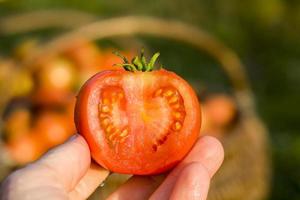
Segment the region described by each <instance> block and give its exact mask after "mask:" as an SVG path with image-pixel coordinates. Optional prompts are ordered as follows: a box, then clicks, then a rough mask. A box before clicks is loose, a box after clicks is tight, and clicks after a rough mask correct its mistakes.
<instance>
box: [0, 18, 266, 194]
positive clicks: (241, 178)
mask: <svg viewBox="0 0 300 200" xmlns="http://www.w3.org/2000/svg"><path fill="white" fill-rule="evenodd" d="M93 19H94V18H93ZM0 25H1V23H0ZM166 27H168V28H166ZM31 28H32V27H31ZM29 29H30V28H29ZM8 30H9V29H8ZM26 30H28V28H27V29H26ZM18 31H20V30H18ZM8 32H9V31H8ZM136 34H142V35H150V36H156V37H161V38H167V39H174V40H177V41H181V42H185V43H188V44H190V45H193V46H195V47H196V48H198V49H199V50H201V51H205V52H207V53H208V54H209V55H211V56H212V57H213V58H215V59H216V60H217V61H218V62H219V63H220V64H221V65H220V66H221V67H222V68H223V69H224V71H225V72H226V74H227V75H228V77H229V79H230V81H231V83H232V88H233V91H234V96H235V99H236V102H237V104H238V107H239V110H240V112H241V119H240V120H239V122H238V124H237V125H236V126H235V127H234V129H233V130H232V132H231V133H230V134H227V135H226V137H224V138H223V139H222V143H223V145H224V148H225V161H224V164H223V165H222V167H221V169H220V170H219V171H218V173H217V174H216V175H215V176H214V178H213V180H212V183H211V189H210V192H209V199H210V200H235V199H237V200H238V199H244V200H260V199H265V198H266V196H267V194H268V191H269V182H270V161H269V150H268V148H269V142H268V134H267V131H266V129H265V127H264V125H263V123H262V122H261V121H260V119H259V118H258V116H257V114H256V112H255V106H254V99H253V95H252V91H251V89H250V87H249V84H248V81H247V78H246V74H245V71H244V67H243V65H242V64H241V62H240V60H239V58H238V57H237V56H236V54H235V53H234V52H232V51H231V50H230V49H228V48H227V47H225V46H224V45H223V44H222V43H220V42H219V41H218V40H216V39H215V38H214V37H212V36H211V35H209V34H208V33H206V32H204V31H203V30H201V29H199V28H198V27H193V26H190V25H187V24H184V23H181V22H177V21H169V20H162V19H157V18H150V17H120V18H113V19H106V20H101V21H96V22H93V23H90V24H88V25H84V26H81V27H79V28H76V29H74V30H73V31H71V32H68V33H67V34H63V35H62V36H59V37H57V38H55V39H54V40H52V41H50V42H47V43H46V44H44V45H43V46H42V47H41V48H38V49H37V50H36V51H35V52H33V53H32V56H31V57H30V58H28V60H26V62H25V63H24V64H25V65H30V64H31V63H32V62H34V61H35V60H36V59H37V58H39V57H40V56H43V55H48V54H51V53H57V52H59V51H61V50H62V49H64V47H65V46H67V45H68V44H69V43H70V42H72V41H74V40H78V39H87V40H101V39H106V38H111V37H118V36H134V35H136ZM127 178H128V176H124V175H113V176H112V177H111V178H109V180H108V181H106V182H105V186H104V187H103V188H101V191H100V190H98V191H97V193H96V194H94V195H93V197H91V199H94V198H98V199H99V196H100V197H101V198H104V197H105V196H107V195H108V194H109V193H110V192H111V191H112V190H113V189H115V188H116V187H117V185H119V184H121V183H122V182H124V181H125V180H126V179H127Z"/></svg>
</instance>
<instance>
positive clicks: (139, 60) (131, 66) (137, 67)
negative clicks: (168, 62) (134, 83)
mask: <svg viewBox="0 0 300 200" xmlns="http://www.w3.org/2000/svg"><path fill="white" fill-rule="evenodd" d="M113 53H114V54H115V55H117V56H119V57H120V58H122V60H123V62H124V63H122V64H115V65H116V66H122V67H123V68H124V69H125V70H126V71H130V72H134V71H143V72H145V71H146V72H149V71H153V70H154V67H155V66H154V65H155V62H156V61H157V58H158V57H159V55H160V54H159V52H157V53H155V54H154V55H153V56H152V58H151V59H150V61H149V63H147V60H146V57H145V56H144V49H142V50H141V55H140V57H139V56H135V57H134V58H133V59H132V60H131V63H129V61H128V60H127V59H126V58H125V57H124V56H123V55H121V54H120V53H119V52H113ZM160 68H161V67H159V69H160Z"/></svg>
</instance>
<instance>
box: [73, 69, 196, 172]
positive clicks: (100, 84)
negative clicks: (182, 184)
mask: <svg viewBox="0 0 300 200" xmlns="http://www.w3.org/2000/svg"><path fill="white" fill-rule="evenodd" d="M111 85H115V86H118V87H121V88H123V90H124V94H125V99H126V100H125V103H124V102H123V103H124V105H125V106H124V105H123V106H124V107H126V117H127V118H128V124H129V127H130V130H131V131H132V132H130V133H129V137H128V139H127V140H126V142H124V143H118V145H119V146H118V147H116V149H114V148H111V147H110V146H109V145H108V143H107V141H106V138H105V133H104V130H102V129H101V125H100V122H99V117H98V116H99V112H100V111H99V110H98V106H99V103H100V99H101V98H100V96H99V95H100V93H101V92H102V91H104V89H105V88H106V87H109V86H111ZM164 87H171V88H172V89H175V91H177V92H178V93H179V95H181V96H180V98H182V104H183V109H184V110H183V111H182V112H183V113H184V115H185V118H184V121H182V124H179V125H180V127H181V126H182V128H181V129H180V131H177V132H171V131H170V130H169V129H168V128H165V127H168V126H169V125H170V124H171V122H172V123H173V121H172V120H173V118H172V117H171V116H172V114H173V111H171V108H169V107H168V106H166V105H167V104H165V103H161V102H165V99H162V100H161V99H155V98H152V96H151V95H152V93H154V92H155V90H156V89H157V90H159V88H164ZM108 91H110V90H108ZM140 96H143V97H142V100H140V99H139V97H140ZM147 98H149V99H147ZM144 99H145V101H149V102H148V103H147V102H143V100H144ZM141 101H142V102H141ZM171 101H172V100H170V99H169V102H171ZM153 102H154V103H153ZM155 102H159V103H155ZM140 103H142V104H140ZM156 104H157V105H156ZM120 105H121V106H122V103H121V104H120ZM141 105H147V106H145V108H146V112H147V113H146V115H147V116H148V115H149V116H150V117H149V118H150V121H151V120H152V121H153V124H154V125H155V124H157V123H159V122H160V121H162V127H159V126H158V127H155V126H154V125H152V126H153V127H154V128H156V129H152V127H150V128H149V127H147V126H148V124H147V122H145V123H143V121H142V119H140V118H141V117H137V116H139V111H140V110H143V109H144V107H143V106H141ZM153 106H154V107H155V106H157V107H155V108H151V107H153ZM160 106H161V107H160ZM166 107H167V108H166ZM148 108H149V109H152V110H151V112H154V113H155V114H153V115H151V112H150V111H147V109H148ZM181 109H182V108H181ZM161 110H166V112H164V111H161ZM149 112H150V113H149ZM137 113H138V114H137ZM166 113H169V114H166ZM200 113H201V112H200V106H199V102H198V99H197V97H196V95H195V93H194V91H193V89H192V88H191V87H190V86H189V84H188V83H187V82H186V81H184V80H183V79H182V78H180V77H179V76H177V75H176V74H175V73H173V72H169V71H166V70H156V71H153V72H128V71H125V70H121V69H120V70H114V71H103V72H100V73H98V74H96V75H95V76H93V77H92V78H90V79H89V80H88V81H87V82H86V83H85V85H84V86H83V87H82V89H81V90H80V93H79V95H78V97H77V102H76V107H75V123H76V128H77V130H78V132H79V133H80V134H81V135H83V136H84V137H85V139H86V140H87V142H88V144H89V146H90V150H91V155H92V157H93V159H94V160H95V161H96V162H98V163H99V164H100V165H101V166H103V167H104V168H107V169H109V170H111V171H113V172H117V173H123V174H137V175H149V174H158V173H162V172H165V171H167V170H169V169H171V168H172V167H174V166H175V165H176V164H177V163H178V162H180V161H181V160H182V159H183V158H184V156H185V155H186V154H187V153H188V152H189V150H190V149H191V148H192V146H193V145H194V143H195V142H196V140H197V138H198V136H199V132H200V125H201V115H200ZM156 115H157V118H155V117H153V116H156ZM146 118H147V117H146ZM153 118H154V119H153ZM165 118H168V119H167V120H165ZM164 120H165V122H164ZM152 121H151V123H152ZM163 125H165V126H163ZM173 125H174V124H173ZM170 127H171V126H170ZM160 129H164V131H166V132H168V134H169V135H168V137H167V139H165V141H162V142H160V140H156V143H155V141H154V143H155V144H156V145H157V146H156V147H155V148H151V147H153V138H155V137H156V136H160V135H159V134H160V133H159V134H158V133H157V132H160V131H161V130H160ZM165 129H166V130H165ZM170 132H171V133H170ZM156 134H158V135H156ZM163 134H166V133H165V132H162V135H163ZM157 141H158V142H157ZM160 143H162V144H160Z"/></svg>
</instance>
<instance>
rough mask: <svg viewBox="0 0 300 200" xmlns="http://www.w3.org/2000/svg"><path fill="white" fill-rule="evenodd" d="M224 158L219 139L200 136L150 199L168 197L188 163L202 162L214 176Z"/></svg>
mask: <svg viewBox="0 0 300 200" xmlns="http://www.w3.org/2000/svg"><path fill="white" fill-rule="evenodd" d="M223 158H224V150H223V147H222V145H221V143H220V142H219V141H218V140H217V139H215V138H213V137H211V136H204V137H202V138H200V139H199V140H198V142H197V143H196V144H195V146H194V148H193V149H192V151H191V152H190V153H189V154H188V156H187V157H186V158H185V159H184V160H183V161H182V162H181V163H180V164H179V165H178V166H176V168H175V169H174V170H173V171H172V172H171V173H170V174H169V175H168V176H167V178H166V179H165V181H164V182H163V183H162V184H161V185H160V186H159V188H158V189H157V190H156V191H155V192H154V193H153V194H152V196H151V198H150V199H168V198H169V197H170V194H171V192H172V190H173V188H174V185H175V183H176V181H177V179H178V177H179V175H180V174H181V171H182V169H183V168H184V167H185V166H187V165H188V164H190V163H200V164H201V165H203V167H204V168H206V169H207V173H208V175H209V176H210V177H212V176H213V175H214V173H215V172H216V171H217V169H218V168H219V167H220V165H221V163H222V161H223Z"/></svg>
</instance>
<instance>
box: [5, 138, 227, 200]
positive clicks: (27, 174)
mask: <svg viewBox="0 0 300 200" xmlns="http://www.w3.org/2000/svg"><path fill="white" fill-rule="evenodd" d="M223 156H224V152H223V148H222V145H221V144H220V142H219V141H217V140H216V139H214V138H213V137H209V136H205V137H202V138H200V139H199V140H198V141H197V143H196V144H195V146H194V147H193V149H192V150H191V152H190V153H189V154H188V155H187V156H186V158H185V159H184V160H183V161H182V162H181V163H179V164H178V165H177V166H176V167H175V168H174V169H173V170H172V171H171V172H169V174H168V175H167V176H166V178H165V179H164V178H162V176H133V177H131V178H130V179H129V180H128V181H127V182H126V183H124V184H123V185H122V186H120V187H119V188H118V189H117V190H116V191H115V192H114V193H112V194H111V195H110V196H109V197H108V199H109V200H127V199H130V200H140V199H148V198H149V199H153V200H156V199H159V200H161V199H189V200H192V199H200V200H204V199H206V197H207V193H208V189H209V182H210V179H211V177H212V176H213V175H214V173H215V172H216V171H217V169H218V168H219V167H220V165H221V163H222V161H223ZM108 175H109V171H107V170H105V169H103V168H102V167H100V166H99V165H97V164H94V163H92V162H91V156H90V151H89V148H88V145H87V143H86V141H85V140H84V139H83V137H82V136H80V135H76V136H75V137H73V138H71V139H70V140H69V141H68V142H66V143H65V144H63V145H60V146H59V147H56V148H54V149H53V150H51V151H49V152H48V153H47V154H46V155H45V156H43V157H42V158H41V159H39V160H38V161H36V162H34V163H32V164H30V165H27V166H26V167H24V168H22V169H19V170H17V171H15V172H14V173H12V174H11V175H10V176H8V178H7V179H6V180H5V181H4V182H3V184H2V187H1V190H0V191H1V192H0V199H3V200H19V199H22V200H27V199H30V200H35V199H44V200H47V199H87V198H88V197H89V196H90V195H91V194H92V193H93V192H94V190H95V189H96V188H97V187H98V186H99V185H100V184H101V183H102V182H103V181H104V180H105V179H106V178H107V177H108Z"/></svg>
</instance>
